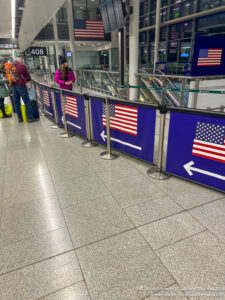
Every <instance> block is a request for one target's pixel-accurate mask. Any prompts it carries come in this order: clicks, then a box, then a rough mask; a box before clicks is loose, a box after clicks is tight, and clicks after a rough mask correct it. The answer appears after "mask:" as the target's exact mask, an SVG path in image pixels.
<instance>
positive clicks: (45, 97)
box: [43, 90, 51, 107]
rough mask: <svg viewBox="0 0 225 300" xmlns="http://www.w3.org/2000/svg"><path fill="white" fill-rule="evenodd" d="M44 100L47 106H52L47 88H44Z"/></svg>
mask: <svg viewBox="0 0 225 300" xmlns="http://www.w3.org/2000/svg"><path fill="white" fill-rule="evenodd" d="M43 102H44V104H45V105H46V106H48V107H51V104H50V99H49V93H48V91H46V90H43Z"/></svg>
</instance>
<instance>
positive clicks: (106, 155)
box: [100, 98, 119, 160]
mask: <svg viewBox="0 0 225 300" xmlns="http://www.w3.org/2000/svg"><path fill="white" fill-rule="evenodd" d="M105 106H106V132H107V151H105V152H102V153H101V154H100V156H101V158H102V159H105V160H113V159H116V158H118V157H119V155H118V154H115V153H112V152H111V141H110V104H109V99H108V98H106V99H105Z"/></svg>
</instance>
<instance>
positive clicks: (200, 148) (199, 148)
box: [194, 144, 225, 156]
mask: <svg viewBox="0 0 225 300" xmlns="http://www.w3.org/2000/svg"><path fill="white" fill-rule="evenodd" d="M194 149H195V150H202V151H204V150H205V152H209V153H219V154H223V155H224V156H225V148H224V150H223V151H222V150H217V149H211V148H207V147H203V146H196V145H195V144H194ZM209 149H210V150H209Z"/></svg>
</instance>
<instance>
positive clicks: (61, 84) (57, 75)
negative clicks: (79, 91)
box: [55, 69, 76, 90]
mask: <svg viewBox="0 0 225 300" xmlns="http://www.w3.org/2000/svg"><path fill="white" fill-rule="evenodd" d="M75 80H76V78H75V76H74V73H73V70H71V69H70V73H69V74H68V80H67V81H72V82H74V81H75ZM55 81H56V82H57V83H58V84H59V87H60V89H63V90H72V89H73V85H72V84H71V85H66V84H65V83H66V82H65V81H64V80H63V75H62V74H61V73H60V71H59V70H57V71H56V72H55Z"/></svg>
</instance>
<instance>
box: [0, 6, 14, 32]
mask: <svg viewBox="0 0 225 300" xmlns="http://www.w3.org/2000/svg"><path fill="white" fill-rule="evenodd" d="M11 37H12V23H11V1H9V0H0V38H11Z"/></svg>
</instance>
